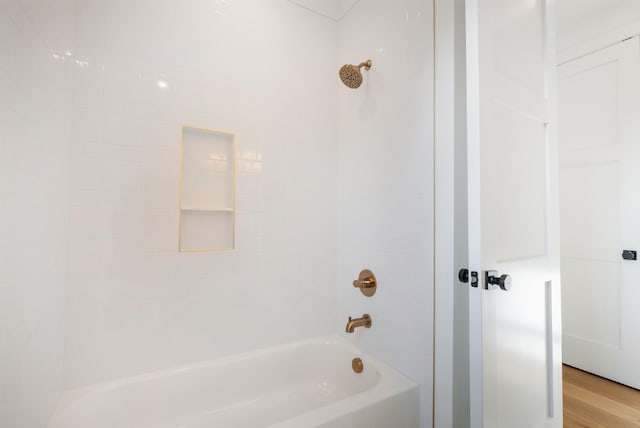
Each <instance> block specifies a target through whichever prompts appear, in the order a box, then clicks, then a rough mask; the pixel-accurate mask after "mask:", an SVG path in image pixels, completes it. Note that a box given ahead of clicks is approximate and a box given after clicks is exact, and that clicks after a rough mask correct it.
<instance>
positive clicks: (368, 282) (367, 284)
mask: <svg viewBox="0 0 640 428" xmlns="http://www.w3.org/2000/svg"><path fill="white" fill-rule="evenodd" d="M353 286H354V287H356V288H373V287H375V286H376V279H375V278H368V279H362V280H361V279H355V280H354V281H353Z"/></svg>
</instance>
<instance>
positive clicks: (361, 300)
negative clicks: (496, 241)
mask: <svg viewBox="0 0 640 428" xmlns="http://www.w3.org/2000/svg"><path fill="white" fill-rule="evenodd" d="M432 12H433V5H432V1H431V0H402V1H397V2H389V1H385V0H370V1H360V2H358V3H357V4H356V5H355V6H354V7H353V9H351V11H350V12H348V13H347V15H346V16H345V17H344V18H343V19H342V20H341V21H340V22H339V32H338V33H339V36H338V46H339V48H338V49H339V61H338V63H339V64H344V63H356V64H357V63H359V62H360V61H364V60H366V59H371V60H372V61H373V67H372V68H371V70H370V71H369V72H365V83H364V84H363V85H362V86H361V87H360V89H357V90H351V89H348V88H346V87H344V86H340V87H339V103H338V107H339V108H338V112H339V114H338V123H339V144H338V153H339V166H338V174H339V175H338V176H339V180H338V182H339V204H338V206H339V225H338V236H339V238H338V248H339V252H338V275H337V292H338V311H337V322H336V328H337V329H338V331H343V332H344V327H345V323H346V321H347V317H348V316H361V315H362V314H363V313H368V314H370V315H371V317H372V319H373V326H372V328H371V329H359V330H357V332H356V333H355V334H354V335H346V334H345V337H349V338H350V339H351V340H353V341H354V342H356V343H358V344H360V345H362V346H363V347H364V349H365V350H366V351H368V352H371V353H373V354H375V355H376V356H378V357H379V358H381V359H382V360H384V361H386V362H388V363H390V364H391V365H393V366H394V367H396V368H397V369H398V370H400V371H401V372H402V373H404V374H405V375H407V376H408V377H410V378H411V379H413V380H415V381H416V382H418V383H419V384H420V385H421V394H422V396H421V406H422V425H423V426H425V427H427V426H431V404H432V399H431V397H432V370H433V367H432V350H433V343H432V341H433V208H434V207H433V186H434V180H433V131H434V123H433V96H434V94H433V81H434V76H433V66H434V64H433V58H434V51H433V15H432ZM364 268H370V269H372V270H373V272H374V273H375V274H376V276H377V279H378V282H379V286H378V291H377V293H376V294H375V295H374V296H373V297H372V298H366V297H364V296H363V295H362V294H361V293H360V292H359V291H358V290H357V289H355V288H353V286H352V285H351V282H352V281H353V280H354V279H355V278H357V275H358V273H359V272H360V270H361V269H364Z"/></svg>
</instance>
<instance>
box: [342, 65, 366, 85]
mask: <svg viewBox="0 0 640 428" xmlns="http://www.w3.org/2000/svg"><path fill="white" fill-rule="evenodd" d="M362 67H364V69H365V70H369V69H370V68H371V60H367V61H365V62H363V63H360V64H359V65H351V64H345V65H343V66H342V67H341V68H340V72H339V73H338V74H339V76H340V80H342V83H344V84H345V85H346V86H347V87H348V88H351V89H356V88H359V87H360V85H362V72H361V71H360V69H361V68H362Z"/></svg>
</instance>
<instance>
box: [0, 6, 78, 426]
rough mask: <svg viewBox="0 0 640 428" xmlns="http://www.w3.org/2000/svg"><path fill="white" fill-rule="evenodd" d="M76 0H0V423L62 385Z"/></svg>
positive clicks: (36, 407)
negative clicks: (53, 1) (54, 0)
mask: <svg viewBox="0 0 640 428" xmlns="http://www.w3.org/2000/svg"><path fill="white" fill-rule="evenodd" d="M73 16H74V11H73V1H70V0H69V1H67V0H57V1H56V2H55V3H52V2H43V1H12V0H0V225H1V227H2V230H1V232H0V426H1V427H7V428H9V427H10V428H41V427H43V426H44V424H45V422H46V420H47V417H48V415H49V414H50V412H51V411H52V409H53V406H54V405H55V403H56V400H57V398H58V395H59V394H60V392H61V391H62V388H63V355H64V351H63V350H64V309H65V286H66V270H67V268H66V265H67V244H68V227H67V189H68V180H67V177H68V167H69V162H68V159H69V144H68V142H69V127H70V121H71V77H72V64H73V58H72V57H70V56H69V55H67V54H68V53H70V52H69V49H71V48H72V47H73Z"/></svg>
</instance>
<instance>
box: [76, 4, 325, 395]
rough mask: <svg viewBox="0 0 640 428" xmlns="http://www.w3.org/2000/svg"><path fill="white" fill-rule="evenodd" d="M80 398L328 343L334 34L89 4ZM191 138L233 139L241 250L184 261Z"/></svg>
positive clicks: (83, 48)
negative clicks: (189, 131) (185, 132)
mask: <svg viewBox="0 0 640 428" xmlns="http://www.w3.org/2000/svg"><path fill="white" fill-rule="evenodd" d="M76 12H77V17H76V33H77V35H76V46H75V49H74V55H76V56H77V57H78V58H79V60H80V64H79V65H78V66H76V67H75V76H74V78H75V85H74V94H73V123H74V126H73V135H72V158H71V171H72V174H71V183H70V185H71V213H70V214H71V224H72V228H71V233H72V234H71V244H70V282H69V291H68V311H67V350H66V375H67V386H68V387H74V386H79V385H85V384H89V383H92V382H96V381H100V380H104V379H110V378H115V377H119V376H126V375H131V374H136V373H141V372H148V371H152V370H155V369H159V368H164V367H169V366H176V365H181V364H186V363H189V362H193V361H199V360H205V359H210V358H215V357H218V356H221V355H226V354H232V353H235V352H240V351H244V350H249V349H254V348H260V347H264V346H269V345H273V344H276V343H280V342H287V341H291V340H296V339H299V338H304V337H310V336H316V335H321V334H325V333H330V332H332V331H333V326H334V319H335V305H336V303H335V299H336V297H335V286H334V284H335V263H336V260H335V252H336V238H335V237H336V215H335V213H336V202H337V196H336V188H337V182H336V180H337V179H336V175H337V174H336V170H337V124H336V112H335V105H336V102H337V100H336V96H337V95H336V68H335V64H336V43H337V41H336V35H337V25H336V23H335V21H332V20H330V19H327V18H325V17H322V16H320V15H318V14H315V13H312V12H310V11H308V10H305V9H303V8H301V7H299V6H296V5H293V4H292V3H290V2H288V1H285V0H267V1H249V0H238V1H233V2H228V1H207V2H199V1H189V2H184V1H178V0H163V1H157V0H136V1H128V0H127V1H123V0H120V1H100V0H78V1H77V2H76ZM183 124H187V125H193V126H198V127H203V128H213V129H220V130H225V131H231V132H235V133H237V153H238V159H239V160H238V176H237V198H238V200H237V202H238V213H237V237H236V238H237V240H236V248H237V249H236V251H234V252H222V253H203V254H178V252H177V246H178V213H177V204H178V185H179V168H178V162H179V142H180V127H181V125H183Z"/></svg>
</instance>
